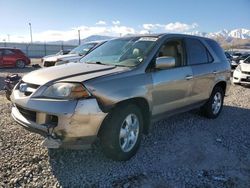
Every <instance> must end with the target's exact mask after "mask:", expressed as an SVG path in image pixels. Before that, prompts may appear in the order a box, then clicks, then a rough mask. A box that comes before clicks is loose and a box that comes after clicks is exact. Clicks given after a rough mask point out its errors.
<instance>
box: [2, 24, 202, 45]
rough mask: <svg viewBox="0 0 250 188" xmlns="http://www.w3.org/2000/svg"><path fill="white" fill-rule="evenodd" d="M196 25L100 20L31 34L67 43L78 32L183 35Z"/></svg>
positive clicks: (37, 38)
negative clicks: (126, 23)
mask: <svg viewBox="0 0 250 188" xmlns="http://www.w3.org/2000/svg"><path fill="white" fill-rule="evenodd" d="M197 27H198V24H197V23H192V24H187V23H181V22H171V23H167V24H159V23H145V24H142V25H141V26H139V27H137V28H134V27H130V26H127V25H121V23H120V21H118V20H116V21H112V23H111V24H107V23H106V22H105V21H103V20H100V21H98V22H97V23H96V24H94V25H93V26H87V25H82V26H78V27H74V28H69V29H68V30H46V31H42V32H33V41H40V42H45V41H46V42H50V41H61V40H62V41H68V40H72V39H77V38H78V30H80V32H81V38H82V39H83V38H86V37H89V36H91V35H107V36H113V37H119V36H124V35H126V34H148V33H160V32H181V33H185V32H188V31H192V30H193V29H195V28H197ZM3 40H5V41H8V36H7V34H2V33H0V42H2V41H3ZM10 42H30V35H29V33H28V32H27V33H26V34H25V35H22V36H21V35H10Z"/></svg>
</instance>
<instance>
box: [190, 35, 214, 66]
mask: <svg viewBox="0 0 250 188" xmlns="http://www.w3.org/2000/svg"><path fill="white" fill-rule="evenodd" d="M186 48H187V53H188V64H189V65H195V64H202V63H209V62H211V61H213V58H212V56H211V55H210V53H209V52H208V51H207V49H206V48H205V46H204V45H203V44H202V43H201V42H200V41H199V40H197V39H186Z"/></svg>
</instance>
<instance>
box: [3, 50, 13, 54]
mask: <svg viewBox="0 0 250 188" xmlns="http://www.w3.org/2000/svg"><path fill="white" fill-rule="evenodd" d="M10 54H13V52H12V51H11V50H4V55H10Z"/></svg>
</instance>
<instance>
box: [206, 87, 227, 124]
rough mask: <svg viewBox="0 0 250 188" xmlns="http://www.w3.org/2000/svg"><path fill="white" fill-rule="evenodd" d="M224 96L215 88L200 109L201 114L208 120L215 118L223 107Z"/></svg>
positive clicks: (220, 90) (223, 93)
mask: <svg viewBox="0 0 250 188" xmlns="http://www.w3.org/2000/svg"><path fill="white" fill-rule="evenodd" d="M224 95H225V92H224V90H223V89H222V88H221V87H219V86H216V87H215V88H214V89H213V91H212V93H211V96H210V98H209V99H208V101H207V102H206V104H205V105H204V106H203V107H201V112H202V114H203V115H204V116H206V117H207V118H210V119H215V118H217V117H218V116H219V114H220V112H221V110H222V107H223V102H224Z"/></svg>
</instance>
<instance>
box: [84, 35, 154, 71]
mask: <svg viewBox="0 0 250 188" xmlns="http://www.w3.org/2000/svg"><path fill="white" fill-rule="evenodd" d="M157 39H158V38H156V37H130V38H118V39H114V40H110V41H108V42H106V43H105V44H103V45H101V46H100V47H98V48H96V49H95V50H93V51H92V52H91V53H89V54H88V55H86V56H85V57H83V58H82V59H81V62H85V63H97V64H107V65H116V66H128V67H130V66H136V65H138V64H139V63H141V62H143V60H144V59H145V58H146V56H147V55H148V53H149V52H150V50H151V49H152V48H153V46H154V45H155V43H156V42H155V41H156V40H157Z"/></svg>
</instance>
